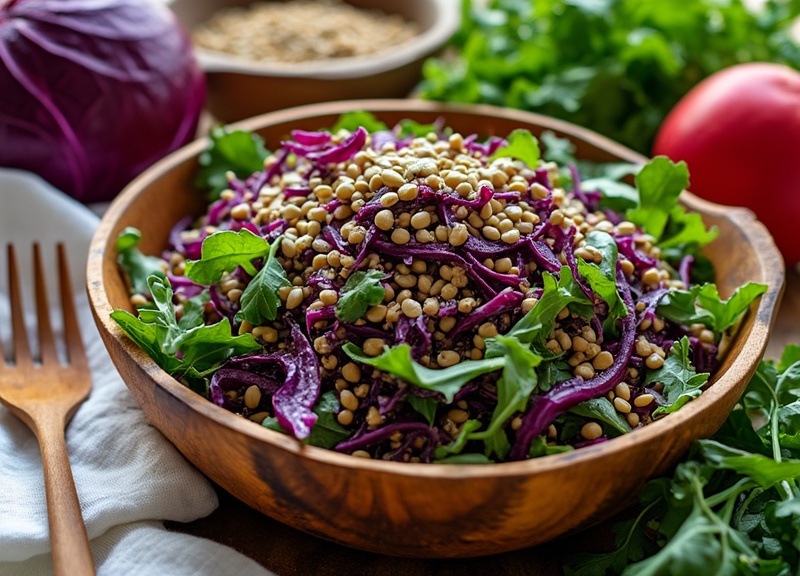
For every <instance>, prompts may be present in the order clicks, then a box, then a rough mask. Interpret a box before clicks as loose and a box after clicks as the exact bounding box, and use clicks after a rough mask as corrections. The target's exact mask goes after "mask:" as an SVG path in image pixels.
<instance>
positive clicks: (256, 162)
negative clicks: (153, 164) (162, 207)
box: [194, 126, 270, 198]
mask: <svg viewBox="0 0 800 576" xmlns="http://www.w3.org/2000/svg"><path fill="white" fill-rule="evenodd" d="M209 137H210V138H211V145H210V146H209V147H208V149H206V150H205V151H204V152H203V153H202V154H201V155H200V160H199V162H200V169H199V170H198V171H197V175H196V176H195V180H194V182H195V186H197V187H198V188H201V189H203V190H208V191H209V193H210V194H211V196H212V198H218V197H219V194H220V192H222V191H223V190H225V189H226V188H227V187H228V172H232V173H233V174H234V175H235V176H236V177H237V178H247V177H249V176H251V175H252V174H254V173H255V172H258V171H260V170H263V169H264V160H266V159H267V158H268V157H269V156H270V153H269V151H267V149H266V148H265V147H264V140H263V139H262V138H261V137H260V136H259V135H258V134H253V133H252V132H245V131H243V130H234V131H229V130H228V129H227V128H224V127H222V126H216V127H214V128H212V129H211V132H210V133H209Z"/></svg>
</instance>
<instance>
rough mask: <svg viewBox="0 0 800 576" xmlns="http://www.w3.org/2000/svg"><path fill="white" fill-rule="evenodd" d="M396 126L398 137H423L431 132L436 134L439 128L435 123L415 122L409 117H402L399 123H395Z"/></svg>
mask: <svg viewBox="0 0 800 576" xmlns="http://www.w3.org/2000/svg"><path fill="white" fill-rule="evenodd" d="M397 127H398V128H399V132H398V134H397V136H398V138H406V137H408V136H413V137H415V138H424V137H425V136H427V135H428V134H430V133H431V132H433V133H434V134H436V133H438V132H439V130H440V128H439V127H438V126H437V125H436V124H423V123H420V122H415V121H414V120H411V119H409V118H403V119H402V120H400V123H399V124H398V125H397Z"/></svg>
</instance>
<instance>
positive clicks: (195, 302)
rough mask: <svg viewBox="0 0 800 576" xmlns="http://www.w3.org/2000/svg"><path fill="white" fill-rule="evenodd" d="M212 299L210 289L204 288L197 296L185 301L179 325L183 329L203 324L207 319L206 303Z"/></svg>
mask: <svg viewBox="0 0 800 576" xmlns="http://www.w3.org/2000/svg"><path fill="white" fill-rule="evenodd" d="M210 300H211V296H210V295H209V294H208V290H203V291H202V292H201V293H200V294H198V295H197V296H193V297H192V298H189V299H188V300H185V301H184V302H183V304H182V305H183V314H182V315H181V319H180V320H178V326H179V327H180V328H181V329H183V330H189V329H191V328H195V327H197V326H201V325H202V324H203V321H204V319H205V304H206V303H207V302H209V301H210Z"/></svg>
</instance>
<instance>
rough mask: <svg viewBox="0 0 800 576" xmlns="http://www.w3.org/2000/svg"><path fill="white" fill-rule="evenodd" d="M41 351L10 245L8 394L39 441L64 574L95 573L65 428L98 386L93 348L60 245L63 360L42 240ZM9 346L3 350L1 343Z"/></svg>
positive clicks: (0, 379)
mask: <svg viewBox="0 0 800 576" xmlns="http://www.w3.org/2000/svg"><path fill="white" fill-rule="evenodd" d="M33 255H34V272H35V287H36V288H35V290H36V315H37V317H38V322H37V324H38V338H39V351H40V352H39V357H40V358H39V359H38V361H37V360H35V359H34V358H33V356H32V354H31V349H30V345H29V344H28V337H27V334H26V329H25V320H24V316H23V312H22V310H23V307H22V295H21V292H20V283H19V278H18V273H17V262H16V254H15V251H14V246H13V245H11V244H9V246H8V282H9V299H10V301H11V322H12V330H13V344H14V365H9V364H7V363H5V362H2V363H1V364H0V401H2V402H3V404H5V405H6V406H7V407H8V408H9V410H11V412H12V413H14V414H15V415H16V416H17V417H18V418H19V419H20V420H22V421H23V422H25V424H26V425H27V426H28V427H29V428H30V429H31V430H32V431H33V433H34V434H35V435H36V438H37V440H38V441H39V448H40V450H41V453H42V464H43V466H44V482H45V491H46V494H47V518H48V522H49V524H50V543H51V547H52V551H53V568H54V571H55V574H56V576H84V575H92V574H95V568H94V562H93V560H92V553H91V550H90V548H89V538H88V537H87V535H86V526H85V525H84V523H83V517H82V516H81V506H80V503H79V502H78V494H77V492H76V490H75V481H74V480H73V478H72V471H71V469H70V465H69V455H68V454H67V445H66V442H65V438H64V429H65V428H66V425H67V423H68V422H69V421H70V419H71V418H72V415H73V414H74V413H75V411H76V410H77V409H78V406H80V404H81V403H82V402H83V401H84V400H85V399H86V398H87V397H88V396H89V392H90V391H91V388H92V380H91V375H90V373H89V366H88V364H87V362H86V351H85V350H84V348H83V342H82V340H81V334H80V329H79V327H78V321H77V318H76V315H75V306H74V303H73V299H72V288H71V287H70V281H69V279H70V275H69V272H68V269H67V255H66V250H65V249H64V245H63V244H59V245H58V269H59V276H60V283H59V284H60V293H61V308H62V312H63V318H64V341H65V348H66V352H67V362H66V364H63V363H61V362H60V361H59V358H58V351H57V348H56V343H55V337H54V335H53V329H52V327H51V324H50V314H49V309H48V305H47V294H46V289H45V279H44V269H43V266H42V258H41V251H40V249H39V246H38V244H35V245H34V247H33ZM0 352H2V350H0Z"/></svg>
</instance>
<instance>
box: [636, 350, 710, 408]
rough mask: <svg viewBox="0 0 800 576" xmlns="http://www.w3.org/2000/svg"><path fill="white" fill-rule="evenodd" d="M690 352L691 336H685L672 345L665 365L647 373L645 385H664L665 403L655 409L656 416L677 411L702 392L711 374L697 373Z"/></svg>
mask: <svg viewBox="0 0 800 576" xmlns="http://www.w3.org/2000/svg"><path fill="white" fill-rule="evenodd" d="M690 352H691V347H690V346H689V338H688V337H687V336H684V337H683V338H681V339H680V340H678V341H677V342H675V344H673V345H672V350H670V353H669V354H668V355H667V357H666V358H665V359H664V365H663V366H662V367H661V368H659V369H657V370H652V371H649V372H648V373H647V378H646V379H645V386H651V385H652V384H655V383H661V384H663V385H664V390H663V392H662V396H663V397H664V404H663V405H661V406H659V407H658V408H656V409H655V411H654V412H653V415H654V416H657V415H659V414H669V413H672V412H675V411H676V410H678V409H679V408H680V407H681V406H683V405H684V404H686V403H687V402H688V401H689V400H691V399H692V398H697V397H698V396H700V394H701V393H702V387H703V385H704V384H705V383H706V382H708V377H709V374H708V373H706V372H703V373H700V374H697V372H696V371H695V369H694V366H692V361H691V359H690V358H689V353H690Z"/></svg>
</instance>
